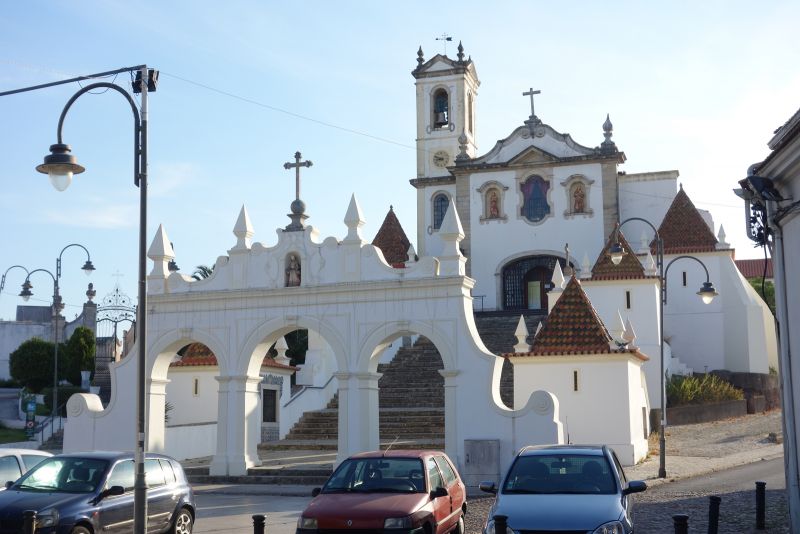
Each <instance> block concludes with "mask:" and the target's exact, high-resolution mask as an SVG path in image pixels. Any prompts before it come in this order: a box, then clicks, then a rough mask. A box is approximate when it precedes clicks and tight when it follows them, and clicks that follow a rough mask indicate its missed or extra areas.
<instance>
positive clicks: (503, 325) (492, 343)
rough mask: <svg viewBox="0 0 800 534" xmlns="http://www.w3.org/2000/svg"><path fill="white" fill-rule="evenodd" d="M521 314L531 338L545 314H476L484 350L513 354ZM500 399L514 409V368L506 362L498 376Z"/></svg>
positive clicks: (500, 312)
mask: <svg viewBox="0 0 800 534" xmlns="http://www.w3.org/2000/svg"><path fill="white" fill-rule="evenodd" d="M521 314H522V315H524V317H525V325H526V326H527V327H528V332H529V333H530V335H531V337H532V336H533V335H534V334H535V333H536V328H537V327H538V326H539V322H540V321H544V319H545V318H546V317H547V314H546V313H540V312H531V311H529V310H518V311H495V312H479V313H476V314H475V326H476V327H477V328H478V334H479V335H480V336H481V340H482V341H483V344H484V345H486V348H487V349H489V350H490V351H491V352H493V353H495V354H504V353H508V352H514V345H516V343H517V338H516V337H515V336H514V332H515V331H516V329H517V323H518V322H519V316H520V315H521ZM530 339H531V338H529V341H530ZM500 398H501V399H502V400H503V402H504V403H505V404H506V406H508V407H509V408H513V407H514V366H513V365H511V363H510V362H509V361H508V360H506V361H505V362H503V372H502V374H501V375H500Z"/></svg>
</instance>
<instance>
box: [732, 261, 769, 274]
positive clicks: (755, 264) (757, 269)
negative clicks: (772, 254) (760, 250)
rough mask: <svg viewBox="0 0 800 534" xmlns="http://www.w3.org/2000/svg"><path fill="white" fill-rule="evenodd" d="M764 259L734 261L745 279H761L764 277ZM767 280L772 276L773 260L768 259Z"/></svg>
mask: <svg viewBox="0 0 800 534" xmlns="http://www.w3.org/2000/svg"><path fill="white" fill-rule="evenodd" d="M764 261H765V260H764V259H759V260H734V263H736V267H737V268H738V269H739V272H740V273H742V276H744V277H745V278H761V277H762V276H764ZM766 262H767V278H774V276H772V258H767V259H766Z"/></svg>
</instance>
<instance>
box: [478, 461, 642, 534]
mask: <svg viewBox="0 0 800 534" xmlns="http://www.w3.org/2000/svg"><path fill="white" fill-rule="evenodd" d="M480 489H481V490H483V491H485V492H488V493H494V494H496V495H497V497H496V498H495V501H494V504H493V505H492V507H491V509H490V510H489V515H488V517H487V518H486V523H485V524H484V528H483V532H484V534H518V533H519V532H539V531H546V532H570V533H574V532H580V533H587V534H630V533H632V532H633V520H632V518H631V508H632V504H633V503H632V499H631V498H630V494H631V493H637V492H640V491H644V490H646V489H647V484H645V483H644V482H642V481H640V480H632V481H628V480H627V478H626V477H625V472H624V471H623V470H622V466H621V465H620V463H619V460H618V459H617V455H616V454H615V453H614V451H613V450H612V449H610V448H608V447H606V446H583V445H549V446H539V447H525V448H523V449H522V450H520V451H519V452H518V453H517V455H516V457H515V458H514V460H513V462H512V463H511V467H509V469H508V473H506V476H505V478H504V479H503V482H502V484H501V487H500V488H499V489H498V488H497V487H496V485H495V484H494V482H481V484H480ZM496 519H497V520H496ZM503 520H505V522H506V531H505V532H504V533H502V531H501V530H500V529H499V528H497V524H498V523H502V522H503Z"/></svg>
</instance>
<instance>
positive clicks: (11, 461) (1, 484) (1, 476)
mask: <svg viewBox="0 0 800 534" xmlns="http://www.w3.org/2000/svg"><path fill="white" fill-rule="evenodd" d="M21 476H22V468H21V467H20V465H19V461H18V460H17V457H16V456H14V455H10V456H0V488H5V485H6V482H8V481H11V482H14V481H15V480H17V479H18V478H19V477H21Z"/></svg>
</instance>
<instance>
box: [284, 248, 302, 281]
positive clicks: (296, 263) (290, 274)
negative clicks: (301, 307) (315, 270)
mask: <svg viewBox="0 0 800 534" xmlns="http://www.w3.org/2000/svg"><path fill="white" fill-rule="evenodd" d="M299 285H300V260H298V259H297V256H295V255H294V254H291V255H290V256H289V265H288V266H287V267H286V287H298V286H299Z"/></svg>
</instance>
